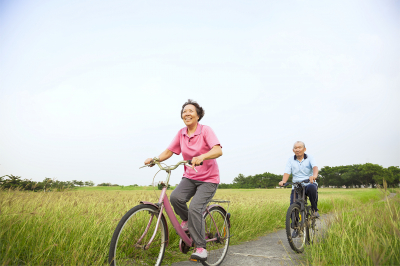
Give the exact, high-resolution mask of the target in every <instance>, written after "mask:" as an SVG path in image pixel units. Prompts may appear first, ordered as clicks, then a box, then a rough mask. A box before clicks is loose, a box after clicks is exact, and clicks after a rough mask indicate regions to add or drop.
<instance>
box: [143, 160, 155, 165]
mask: <svg viewBox="0 0 400 266" xmlns="http://www.w3.org/2000/svg"><path fill="white" fill-rule="evenodd" d="M152 161H153V159H152V158H147V159H146V160H145V161H144V164H145V165H148V164H151V162H152ZM149 166H150V167H153V166H154V164H153V165H149Z"/></svg>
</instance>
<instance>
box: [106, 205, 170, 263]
mask: <svg viewBox="0 0 400 266" xmlns="http://www.w3.org/2000/svg"><path fill="white" fill-rule="evenodd" d="M135 208H137V210H134V211H133V213H132V214H131V215H130V216H129V217H125V216H124V217H123V218H122V220H121V222H122V223H123V224H121V226H120V224H119V225H118V226H117V229H118V227H120V230H119V231H118V232H117V233H116V241H115V244H114V250H112V249H110V256H111V252H114V253H113V256H114V257H113V258H114V261H115V262H116V263H115V264H116V265H118V266H119V265H158V264H159V263H161V260H162V257H163V255H164V250H165V246H166V243H165V242H166V240H165V238H166V236H165V234H166V233H165V226H166V225H165V224H164V222H163V221H162V220H161V221H160V225H159V228H158V230H157V233H156V235H155V238H154V240H153V241H152V242H151V245H150V246H149V247H147V245H148V244H149V240H150V238H151V237H152V235H153V233H154V230H155V227H156V223H157V217H158V214H157V213H156V212H155V210H154V209H155V208H149V207H146V206H140V205H139V206H137V207H135ZM135 208H134V209H135ZM128 213H129V212H128ZM124 218H126V219H125V221H123V220H124ZM116 231H117V230H116ZM113 240H114V237H113ZM112 244H113V243H112ZM110 259H111V258H110Z"/></svg>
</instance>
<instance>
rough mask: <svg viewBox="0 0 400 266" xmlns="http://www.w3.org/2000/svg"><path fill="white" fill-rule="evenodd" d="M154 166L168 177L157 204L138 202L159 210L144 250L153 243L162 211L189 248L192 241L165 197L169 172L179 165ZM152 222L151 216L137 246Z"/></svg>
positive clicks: (207, 240) (212, 239)
mask: <svg viewBox="0 0 400 266" xmlns="http://www.w3.org/2000/svg"><path fill="white" fill-rule="evenodd" d="M156 164H157V165H158V166H159V167H160V169H162V170H165V171H166V172H167V173H168V177H167V183H166V184H163V188H162V190H161V194H160V198H159V199H158V204H154V203H152V202H148V201H141V202H140V203H142V204H148V205H153V206H155V207H157V208H158V209H159V215H158V217H157V223H156V227H155V229H154V233H153V235H152V237H151V238H150V240H149V243H148V244H147V245H146V246H145V249H149V247H150V245H151V243H152V242H153V240H154V238H155V236H156V234H157V229H158V227H159V225H160V221H161V219H162V217H163V216H164V214H163V211H164V210H165V212H166V213H167V216H168V218H169V220H170V221H171V224H172V226H173V227H174V228H175V231H176V232H177V233H178V235H179V236H180V237H181V238H182V240H183V242H185V244H186V245H188V246H189V247H191V246H192V245H193V240H192V239H191V238H189V237H188V235H187V234H186V232H185V230H183V229H182V227H181V225H180V224H179V222H178V219H177V218H176V216H175V213H174V211H173V209H172V206H171V203H170V202H169V199H168V196H167V187H168V183H169V179H170V176H171V170H173V169H175V168H176V167H177V166H178V164H179V163H178V164H177V166H176V167H175V168H173V167H172V168H168V169H165V168H163V167H162V166H161V165H160V164H159V162H156ZM218 206H219V205H218ZM220 207H221V206H220ZM221 208H223V207H221ZM208 209H209V208H206V212H208V213H209V210H208ZM209 214H210V213H209ZM210 217H211V219H212V221H213V223H214V226H215V228H216V230H217V234H218V236H221V234H220V232H219V230H218V227H217V224H216V222H215V220H214V217H213V216H212V215H211V214H210ZM152 221H153V216H151V217H150V219H149V223H148V225H147V227H146V230H145V231H144V233H143V235H142V236H141V237H140V239H139V241H138V242H137V244H139V243H140V242H141V241H142V239H143V238H144V237H145V236H146V235H147V233H148V230H149V228H150V225H151V222H152ZM228 224H229V223H228ZM167 234H169V231H168V228H167ZM216 240H217V237H214V238H211V239H206V242H210V241H216ZM168 242H169V235H168V240H167V245H168Z"/></svg>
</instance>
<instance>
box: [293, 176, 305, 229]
mask: <svg viewBox="0 0 400 266" xmlns="http://www.w3.org/2000/svg"><path fill="white" fill-rule="evenodd" d="M304 181H306V180H303V181H301V182H296V183H294V184H292V185H293V186H294V193H293V203H298V204H300V211H301V212H302V213H303V212H305V210H306V207H307V206H306V205H307V201H306V189H305V186H304V185H302V184H301V183H302V182H304ZM297 194H302V196H301V198H300V195H299V197H298V198H297ZM305 222H306V219H301V225H302V226H304V223H305Z"/></svg>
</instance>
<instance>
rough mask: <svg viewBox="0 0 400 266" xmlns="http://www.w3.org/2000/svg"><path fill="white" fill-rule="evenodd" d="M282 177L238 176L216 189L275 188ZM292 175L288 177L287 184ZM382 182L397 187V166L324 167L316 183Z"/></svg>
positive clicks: (355, 184)
mask: <svg viewBox="0 0 400 266" xmlns="http://www.w3.org/2000/svg"><path fill="white" fill-rule="evenodd" d="M281 180H282V175H276V174H272V173H269V172H265V173H263V174H258V175H253V176H252V175H250V176H244V175H243V174H239V175H238V176H237V177H235V178H234V179H233V182H232V184H224V183H221V184H219V187H218V188H222V189H224V188H275V187H277V186H278V183H279V181H281ZM291 180H292V175H290V177H289V182H290V181H291ZM383 180H385V181H386V182H387V185H388V186H391V187H398V186H399V184H400V168H399V166H390V167H388V168H384V167H382V166H380V165H378V164H372V163H366V164H353V165H345V166H334V167H330V166H325V167H323V168H321V169H320V170H319V173H318V179H317V182H318V184H319V186H324V187H329V186H331V187H342V186H346V187H369V186H371V187H375V186H376V185H377V184H379V185H382V184H383Z"/></svg>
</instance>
